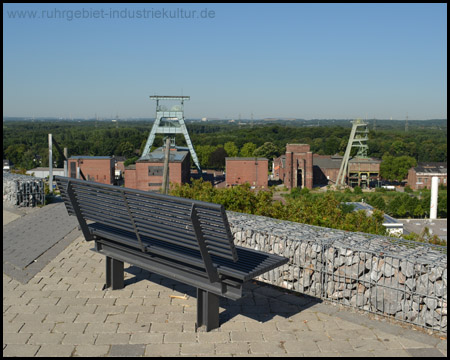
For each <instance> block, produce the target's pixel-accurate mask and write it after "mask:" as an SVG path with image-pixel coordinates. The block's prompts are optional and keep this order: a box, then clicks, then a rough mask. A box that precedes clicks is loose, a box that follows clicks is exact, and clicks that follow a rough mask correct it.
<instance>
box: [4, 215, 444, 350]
mask: <svg viewBox="0 0 450 360" xmlns="http://www.w3.org/2000/svg"><path fill="white" fill-rule="evenodd" d="M16 221H17V220H16ZM92 247H93V244H92V243H88V242H86V241H84V239H83V238H82V237H81V236H78V237H77V238H76V239H75V240H74V241H72V242H71V243H70V244H69V245H68V246H67V247H66V248H65V249H64V250H63V251H62V252H60V253H59V254H57V255H55V256H54V258H53V259H52V260H51V261H50V262H49V263H48V264H47V265H46V266H45V267H44V268H43V269H42V270H40V271H39V272H38V273H36V274H35V275H34V276H33V277H32V278H31V279H30V281H28V283H26V284H22V283H20V282H19V281H17V280H15V279H13V278H11V277H10V276H8V275H5V273H4V274H3V356H177V355H178V356H180V355H190V356H314V357H315V356H364V357H366V356H369V357H373V356H427V357H433V356H446V355H447V339H446V337H440V336H438V335H429V334H427V333H426V331H424V330H422V329H414V328H413V327H411V326H409V325H405V324H396V323H392V322H390V321H387V320H377V319H374V316H372V315H369V314H361V313H358V312H356V311H354V310H352V309H349V308H345V307H341V306H338V305H335V304H330V303H325V302H320V301H319V300H316V299H313V298H311V297H306V296H299V295H296V294H291V293H289V292H286V291H284V290H283V289H280V288H275V287H272V286H269V285H266V284H262V283H259V282H254V283H252V284H250V286H249V288H248V289H247V290H246V291H247V294H248V296H247V297H245V298H243V299H241V300H238V301H227V300H226V299H221V302H220V306H221V309H220V310H221V314H220V321H221V327H220V328H219V329H215V330H213V331H211V332H209V333H206V332H195V331H194V322H195V317H196V298H195V289H194V288H192V287H190V286H187V285H183V284H181V283H179V282H177V281H174V280H170V279H168V278H164V277H161V276H157V275H154V274H150V273H148V272H147V271H143V270H141V269H139V268H136V267H134V266H128V267H127V266H125V284H126V287H125V288H124V289H122V290H116V291H111V290H105V291H102V290H101V289H102V286H103V284H104V278H105V258H104V256H102V255H99V254H97V253H95V252H93V251H91V250H90V249H91V248H92Z"/></svg>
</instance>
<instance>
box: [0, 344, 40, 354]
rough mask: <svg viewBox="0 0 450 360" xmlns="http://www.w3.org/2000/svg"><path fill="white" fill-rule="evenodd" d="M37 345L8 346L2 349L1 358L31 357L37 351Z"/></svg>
mask: <svg viewBox="0 0 450 360" xmlns="http://www.w3.org/2000/svg"><path fill="white" fill-rule="evenodd" d="M39 347H40V346H39V345H24V344H20V345H19V344H8V345H6V347H5V348H4V349H3V356H5V357H6V356H16V357H31V356H35V355H36V353H37V352H38V350H39Z"/></svg>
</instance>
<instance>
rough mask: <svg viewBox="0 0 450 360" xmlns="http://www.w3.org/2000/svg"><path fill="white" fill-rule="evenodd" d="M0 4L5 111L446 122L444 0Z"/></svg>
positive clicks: (67, 115) (83, 115) (59, 115)
mask: <svg viewBox="0 0 450 360" xmlns="http://www.w3.org/2000/svg"><path fill="white" fill-rule="evenodd" d="M3 10H4V11H3V20H4V25H3V26H4V27H3V29H4V43H3V61H4V66H3V75H4V82H3V109H4V110H3V117H4V118H5V117H28V118H43V117H46V118H69V119H70V118H77V119H85V118H87V119H95V118H96V117H101V118H111V117H118V118H119V119H124V118H153V117H154V114H155V102H154V101H151V100H150V99H149V96H151V95H153V94H168V95H177V94H181V95H187V96H190V97H191V99H190V101H188V102H186V103H185V104H184V108H185V116H186V118H187V119H201V118H204V117H206V118H209V119H212V118H214V119H234V120H236V121H238V119H241V120H243V119H252V118H253V119H254V120H258V119H259V120H262V119H267V118H274V119H280V118H281V119H282V118H290V119H301V120H320V119H356V118H362V119H376V120H380V121H381V120H383V119H390V118H392V119H398V120H403V121H404V120H405V119H408V121H415V120H431V119H446V118H447V4H256V5H251V4H217V3H215V4H110V5H105V4H3ZM138 15H140V16H138ZM212 121H213V120H212Z"/></svg>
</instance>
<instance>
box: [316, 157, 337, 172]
mask: <svg viewBox="0 0 450 360" xmlns="http://www.w3.org/2000/svg"><path fill="white" fill-rule="evenodd" d="M341 163H342V156H340V157H336V156H335V155H316V154H314V155H313V166H314V165H316V166H318V167H320V168H326V169H339V167H340V166H341Z"/></svg>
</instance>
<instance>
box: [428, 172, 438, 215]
mask: <svg viewBox="0 0 450 360" xmlns="http://www.w3.org/2000/svg"><path fill="white" fill-rule="evenodd" d="M438 187H439V178H438V177H437V176H433V177H432V178H431V203H430V220H435V219H437V206H438Z"/></svg>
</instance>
